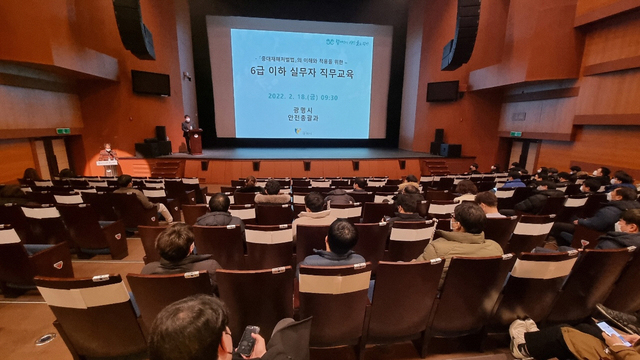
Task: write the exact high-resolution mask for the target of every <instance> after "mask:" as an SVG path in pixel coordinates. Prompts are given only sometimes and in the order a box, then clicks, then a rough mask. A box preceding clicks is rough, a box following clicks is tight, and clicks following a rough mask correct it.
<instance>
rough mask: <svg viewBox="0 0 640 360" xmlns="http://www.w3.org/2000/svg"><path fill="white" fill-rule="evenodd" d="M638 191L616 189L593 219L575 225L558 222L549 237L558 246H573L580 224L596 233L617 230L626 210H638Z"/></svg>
mask: <svg viewBox="0 0 640 360" xmlns="http://www.w3.org/2000/svg"><path fill="white" fill-rule="evenodd" d="M636 198H637V191H636V189H631V188H627V187H622V188H617V189H614V190H613V191H612V192H610V193H608V194H607V199H608V200H609V202H608V203H606V204H605V205H604V206H603V207H602V208H601V209H600V210H598V211H597V212H596V213H595V215H594V216H593V217H590V218H588V219H578V220H575V221H573V223H561V222H556V223H555V224H553V228H551V232H550V233H549V235H551V236H553V237H554V238H555V239H556V241H557V242H558V245H567V246H568V245H571V240H572V239H573V232H574V231H575V226H576V225H578V224H580V225H582V226H585V227H588V228H589V229H594V230H596V231H602V232H608V231H614V230H615V224H616V222H618V220H619V219H620V215H622V213H623V212H624V211H625V210H629V209H638V208H640V203H639V202H638V201H636Z"/></svg>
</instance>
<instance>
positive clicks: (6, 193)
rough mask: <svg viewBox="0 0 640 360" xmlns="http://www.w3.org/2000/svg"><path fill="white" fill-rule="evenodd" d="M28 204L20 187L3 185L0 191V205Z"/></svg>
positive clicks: (25, 195)
mask: <svg viewBox="0 0 640 360" xmlns="http://www.w3.org/2000/svg"><path fill="white" fill-rule="evenodd" d="M28 202H29V199H27V194H25V193H24V191H22V189H21V188H20V185H5V186H4V187H3V188H2V189H0V205H4V204H18V205H25V204H27V203H28Z"/></svg>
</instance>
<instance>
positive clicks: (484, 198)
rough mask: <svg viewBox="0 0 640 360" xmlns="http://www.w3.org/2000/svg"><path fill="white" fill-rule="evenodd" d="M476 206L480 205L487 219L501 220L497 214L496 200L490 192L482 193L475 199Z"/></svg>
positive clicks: (501, 216)
mask: <svg viewBox="0 0 640 360" xmlns="http://www.w3.org/2000/svg"><path fill="white" fill-rule="evenodd" d="M474 200H475V202H476V204H478V205H480V207H481V208H482V211H484V213H485V215H486V216H487V218H503V217H505V216H504V215H502V214H500V213H499V212H498V198H497V197H496V195H495V194H494V193H493V192H491V191H483V192H481V193H478V195H476V197H475V199H474Z"/></svg>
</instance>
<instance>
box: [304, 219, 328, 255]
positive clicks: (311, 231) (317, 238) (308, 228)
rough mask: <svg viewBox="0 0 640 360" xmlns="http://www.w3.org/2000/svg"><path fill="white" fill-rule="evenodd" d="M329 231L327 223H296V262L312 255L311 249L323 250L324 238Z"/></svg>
mask: <svg viewBox="0 0 640 360" xmlns="http://www.w3.org/2000/svg"><path fill="white" fill-rule="evenodd" d="M328 233H329V225H298V226H296V263H300V262H302V260H304V258H306V257H307V256H309V255H313V254H314V252H313V249H316V250H324V249H325V242H324V239H325V238H326V237H327V234H328Z"/></svg>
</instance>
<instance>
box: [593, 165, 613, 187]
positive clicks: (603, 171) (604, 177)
mask: <svg viewBox="0 0 640 360" xmlns="http://www.w3.org/2000/svg"><path fill="white" fill-rule="evenodd" d="M609 174H611V170H609V168H608V167H604V166H601V167H599V168H597V169H596V170H594V171H593V178H594V179H596V180H598V181H599V182H600V185H601V186H607V185H609V184H610V181H611V178H610V177H609Z"/></svg>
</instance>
